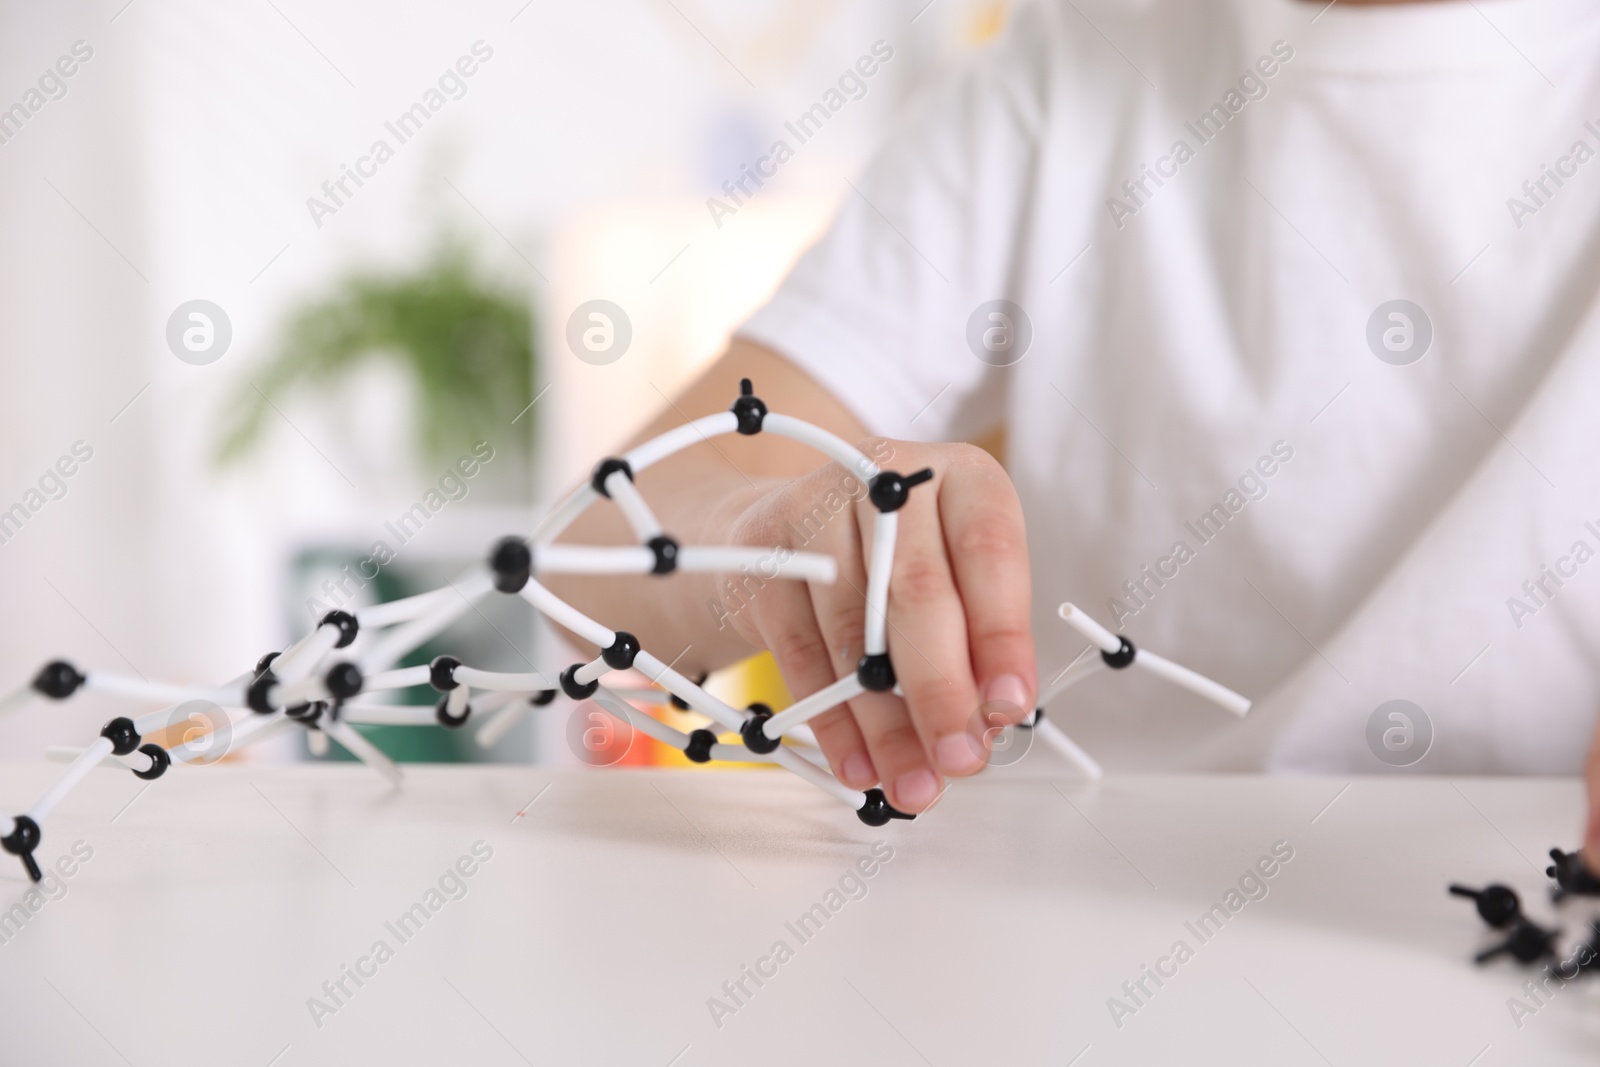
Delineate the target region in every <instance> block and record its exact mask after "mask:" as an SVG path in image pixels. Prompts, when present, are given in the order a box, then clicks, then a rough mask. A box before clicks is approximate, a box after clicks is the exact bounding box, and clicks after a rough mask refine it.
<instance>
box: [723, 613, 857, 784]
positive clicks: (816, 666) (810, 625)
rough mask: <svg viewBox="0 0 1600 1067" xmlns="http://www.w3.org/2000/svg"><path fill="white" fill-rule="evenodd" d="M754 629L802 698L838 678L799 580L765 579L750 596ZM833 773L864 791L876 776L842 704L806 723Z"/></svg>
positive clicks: (854, 724)
mask: <svg viewBox="0 0 1600 1067" xmlns="http://www.w3.org/2000/svg"><path fill="white" fill-rule="evenodd" d="M751 609H752V610H753V611H754V612H755V614H756V620H755V621H756V627H757V629H758V630H759V631H760V633H761V635H762V637H763V639H764V641H765V644H766V646H767V649H768V651H770V652H771V653H772V658H773V659H775V660H776V661H777V663H778V669H779V670H780V671H782V672H783V677H784V679H785V680H786V681H787V682H788V683H789V689H790V690H791V691H792V692H794V693H798V694H800V695H802V696H804V695H805V694H808V693H815V692H816V691H818V690H819V689H823V688H826V687H827V686H830V685H832V684H833V683H834V682H836V681H838V680H839V674H840V673H841V672H839V671H837V670H835V664H834V663H833V662H831V660H830V657H829V650H828V644H827V642H826V641H825V640H824V639H823V637H822V631H821V629H820V628H819V627H818V625H817V618H816V614H815V613H814V612H813V610H812V607H811V595H810V593H809V592H808V591H807V589H806V586H805V584H804V583H801V582H788V581H771V582H767V583H766V584H765V585H764V586H763V587H762V588H761V589H760V590H759V591H757V593H756V594H755V596H754V597H753V598H752V599H751ZM810 726H811V730H812V732H813V733H814V734H815V735H816V738H817V744H818V745H819V746H821V748H822V754H823V755H824V756H826V757H827V758H828V765H829V766H830V767H832V768H833V774H834V777H836V778H838V779H839V780H840V781H841V782H843V783H844V784H845V785H848V786H850V787H851V788H852V789H866V788H868V787H870V786H871V785H873V784H874V783H875V782H877V780H878V776H877V771H876V770H875V769H874V768H873V765H872V758H871V756H869V755H868V753H867V744H866V741H865V740H864V739H863V738H862V736H861V731H860V730H859V729H858V728H857V727H856V721H855V719H854V718H852V717H851V715H850V712H849V710H848V709H847V708H844V707H839V708H835V709H834V710H832V711H829V712H826V713H824V714H822V715H819V716H817V717H816V718H814V719H812V720H811V722H810Z"/></svg>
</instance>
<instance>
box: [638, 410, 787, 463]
mask: <svg viewBox="0 0 1600 1067" xmlns="http://www.w3.org/2000/svg"><path fill="white" fill-rule="evenodd" d="M771 417H772V416H770V415H769V416H767V418H769V419H770V418H771ZM770 425H771V423H770V422H764V423H763V426H770ZM738 429H739V417H738V416H737V415H735V414H734V413H733V412H731V411H719V412H717V413H716V414H715V415H707V416H705V417H704V418H699V419H695V420H694V421H692V422H686V423H684V424H683V425H682V426H678V427H675V428H673V429H671V430H668V431H667V432H666V433H664V434H662V435H660V436H659V437H655V438H652V439H651V440H649V441H646V442H645V443H644V444H642V445H640V446H639V447H637V448H635V449H633V450H632V451H631V452H628V453H626V454H625V455H624V456H623V457H622V458H623V459H625V460H627V461H628V466H629V467H631V468H633V473H634V474H638V473H639V472H641V471H643V470H645V469H646V468H648V467H653V466H655V465H656V464H657V463H660V462H661V461H662V460H664V459H666V458H667V457H668V456H670V455H672V454H673V453H674V452H682V451H683V450H684V449H686V448H689V447H691V446H693V445H697V444H699V443H700V442H702V441H707V440H710V439H711V438H713V437H721V436H723V435H724V434H730V433H734V432H736V431H737V430H738Z"/></svg>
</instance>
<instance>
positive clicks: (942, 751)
mask: <svg viewBox="0 0 1600 1067" xmlns="http://www.w3.org/2000/svg"><path fill="white" fill-rule="evenodd" d="M982 745H983V742H982V741H979V740H978V739H976V738H974V737H973V736H972V735H971V734H969V733H967V732H966V731H964V730H963V731H962V732H960V733H954V734H945V735H944V736H943V737H941V738H939V740H938V741H936V742H935V743H934V746H933V755H934V758H935V759H936V760H938V762H939V769H940V770H941V771H943V772H944V773H946V774H971V773H972V772H973V771H976V770H977V769H978V768H979V767H982V766H983V763H984V760H983V756H982V753H981V752H980V748H981V746H982Z"/></svg>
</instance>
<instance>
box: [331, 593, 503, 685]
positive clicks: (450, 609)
mask: <svg viewBox="0 0 1600 1067" xmlns="http://www.w3.org/2000/svg"><path fill="white" fill-rule="evenodd" d="M530 584H532V583H530ZM493 588H494V578H493V576H491V575H490V574H489V572H488V570H486V569H484V568H479V569H478V570H476V571H474V572H473V573H472V575H471V576H470V577H467V578H465V579H463V580H462V581H460V582H457V583H456V585H455V592H456V593H457V594H459V595H457V596H454V597H452V598H451V599H449V600H441V601H440V602H439V604H438V605H436V606H433V607H430V608H429V610H428V614H426V615H423V616H420V617H418V618H416V619H412V620H411V621H410V622H407V623H402V624H401V625H399V626H396V627H395V628H394V629H392V630H390V631H389V632H388V633H386V634H384V635H383V637H381V638H380V639H379V640H378V641H377V642H376V643H375V644H374V645H373V646H372V647H371V648H369V649H368V650H367V652H366V655H364V656H362V657H361V660H360V664H359V665H360V667H361V673H363V674H373V673H376V672H377V671H380V670H382V669H384V668H385V667H388V666H389V665H390V664H392V663H393V662H394V661H395V660H397V659H399V658H400V657H402V656H404V655H405V654H406V653H408V652H411V651H413V650H415V649H416V648H417V647H418V646H420V645H422V644H424V643H425V642H427V641H428V640H429V639H431V638H432V637H434V636H435V635H436V634H439V633H440V632H442V631H443V630H445V629H446V628H447V627H449V626H450V625H451V624H452V623H454V622H455V621H456V620H457V619H459V618H461V616H463V615H465V614H466V613H467V612H469V611H471V610H472V607H473V605H474V604H476V603H477V602H478V601H479V600H481V599H482V598H483V597H484V596H485V595H486V594H488V593H489V591H490V590H492V589H493Z"/></svg>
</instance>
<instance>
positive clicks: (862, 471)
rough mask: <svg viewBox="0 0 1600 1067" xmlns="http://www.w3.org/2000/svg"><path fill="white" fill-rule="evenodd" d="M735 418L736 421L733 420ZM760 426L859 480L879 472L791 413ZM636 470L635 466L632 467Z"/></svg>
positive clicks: (855, 452) (775, 415)
mask: <svg viewBox="0 0 1600 1067" xmlns="http://www.w3.org/2000/svg"><path fill="white" fill-rule="evenodd" d="M735 421H737V420H735ZM761 428H762V430H764V431H767V432H769V433H775V434H777V435H778V436H779V437H787V438H789V439H790V440H791V441H799V442H800V443H801V444H803V445H810V446H811V447H812V448H814V449H816V450H817V451H818V452H821V453H822V454H823V455H825V456H827V457H828V458H829V459H831V460H833V461H834V462H835V463H838V464H839V465H840V466H841V467H843V468H844V469H845V470H847V471H851V472H853V473H854V474H856V475H858V476H859V477H860V478H861V480H862V481H871V480H872V479H873V478H876V477H877V476H878V473H879V469H880V468H879V467H878V465H877V464H876V463H874V462H872V460H870V459H868V458H867V457H866V455H865V454H864V453H863V452H862V451H861V450H860V449H858V448H856V447H855V446H854V445H849V444H846V443H845V442H844V440H843V439H842V438H840V437H837V436H835V435H834V434H831V433H829V432H828V431H827V430H824V429H823V428H822V427H820V426H813V425H811V424H810V423H809V422H804V421H802V420H800V419H797V418H794V417H793V416H792V415H781V414H778V413H777V412H771V413H769V414H768V415H767V417H766V418H765V419H763V420H761ZM635 469H637V468H635Z"/></svg>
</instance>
